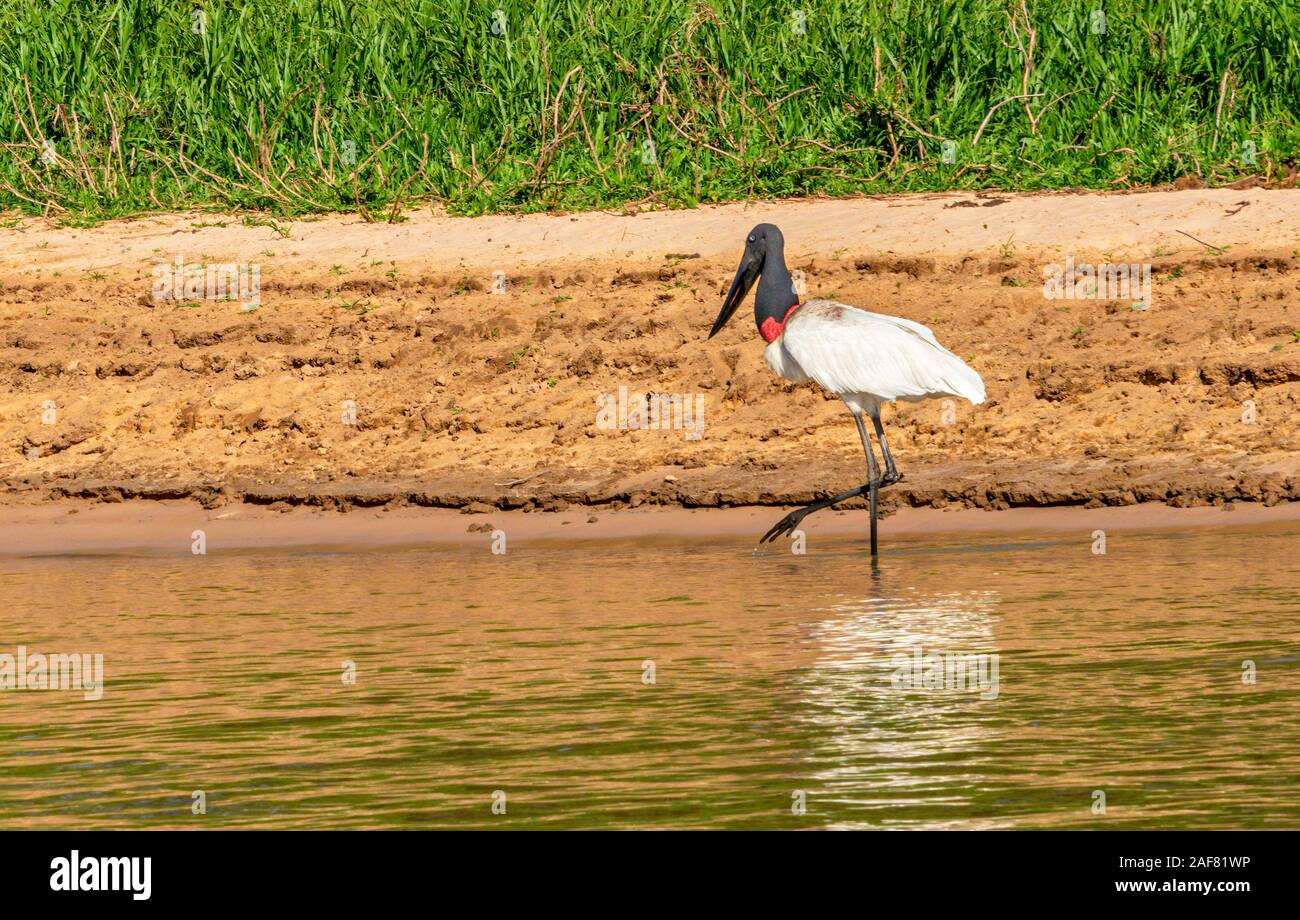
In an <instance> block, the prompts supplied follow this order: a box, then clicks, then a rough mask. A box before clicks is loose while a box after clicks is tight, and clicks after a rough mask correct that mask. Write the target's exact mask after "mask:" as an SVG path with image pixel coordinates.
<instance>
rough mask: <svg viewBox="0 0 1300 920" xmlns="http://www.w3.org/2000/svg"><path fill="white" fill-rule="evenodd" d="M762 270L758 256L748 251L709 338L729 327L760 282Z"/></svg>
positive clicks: (742, 258)
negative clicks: (759, 277) (756, 284)
mask: <svg viewBox="0 0 1300 920" xmlns="http://www.w3.org/2000/svg"><path fill="white" fill-rule="evenodd" d="M762 269H763V263H762V262H761V261H760V260H759V258H758V256H756V255H754V254H753V253H752V252H750V251H749V250H748V249H746V250H745V254H744V255H743V256H741V259H740V267H739V268H737V269H736V277H735V278H732V279H731V290H729V291H727V299H726V300H724V301H723V302H722V312H721V313H719V314H718V318H717V319H716V320H714V322H713V329H712V330H710V331H709V338H713V337H714V336H715V335H717V334H718V333H719V332H720V331H722V327H723V326H725V325H727V320H729V319H731V317H732V315H733V314H734V313H735V312H736V310H737V308H739V307H740V305H741V304H742V303H744V302H745V295H746V294H748V293H749V289H750V288H752V287H753V286H754V282H755V281H757V280H758V276H759V273H760V272H761V271H762Z"/></svg>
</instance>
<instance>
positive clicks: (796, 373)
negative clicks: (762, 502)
mask: <svg viewBox="0 0 1300 920" xmlns="http://www.w3.org/2000/svg"><path fill="white" fill-rule="evenodd" d="M755 281H758V291H757V293H756V294H755V295H754V322H755V324H756V325H757V326H758V334H759V335H760V336H762V337H763V341H765V342H767V348H765V349H764V350H763V360H764V361H765V362H767V366H768V367H769V368H771V370H772V372H773V373H774V374H776V375H777V376H778V377H783V378H785V379H786V380H790V381H792V382H794V383H805V382H807V381H809V380H812V381H815V382H816V383H817V384H818V385H819V386H820V387H821V388H822V389H824V390H826V391H827V392H829V393H834V394H835V395H836V396H838V397H839V398H840V399H842V400H843V401H844V404H845V405H846V406H848V407H849V411H850V412H852V413H853V420H854V421H855V422H856V423H857V425H858V437H860V438H861V439H862V449H863V451H865V452H866V455H867V474H868V479H867V482H865V483H863V484H862V485H860V486H858V487H857V488H854V489H849V490H848V491H847V492H841V493H840V494H839V495H833V496H831V497H830V498H824V499H821V500H820V501H815V502H812V503H811V504H808V505H804V506H803V507H801V508H798V509H796V510H794V511H792V512H790V513H789V514H787V515H786V516H785V517H783V518H782V519H781V520H780V521H778V522H777V523H776V526H774V527H773V528H772V529H771V530H769V531H768V532H767V533H766V534H764V535H763V538H762V539H761V540H760V541H759V543H760V544H762V543H767V542H769V541H771V540H775V539H776V538H777V537H780V536H785V535H787V534H791V533H793V532H794V530H795V528H797V527H798V526H799V524H800V522H801V521H803V519H804V518H805V517H807V516H808V515H810V514H812V513H813V512H814V511H819V510H820V509H822V508H829V507H831V506H833V505H838V504H839V503H840V502H843V501H847V500H848V499H850V498H854V497H856V496H859V495H862V494H863V493H864V492H866V493H869V494H870V505H871V555H872V556H875V555H876V503H877V496H878V493H879V490H880V489H882V488H884V487H885V486H889V485H893V484H894V483H896V482H898V481H899V480H901V479H902V478H903V476H902V474H901V473H899V472H898V469H897V468H896V467H895V466H894V458H893V457H892V456H891V455H890V453H889V444H888V442H887V441H886V440H885V429H884V426H882V425H881V423H880V406H881V404H882V403H887V402H894V401H896V400H900V399H901V400H904V401H906V402H919V401H921V400H923V399H930V398H933V397H940V396H958V397H961V398H963V399H967V400H969V401H970V402H971V404H972V405H979V404H980V403H982V402H983V401H984V381H983V380H981V379H980V375H979V374H977V373H975V371H974V370H972V369H971V367H970V366H969V365H968V364H966V362H965V361H963V360H962V359H961V358H959V357H957V356H956V355H954V354H953V353H952V352H950V351H948V349H946V348H944V347H943V346H942V345H940V344H939V342H938V340H937V339H935V337H934V333H933V332H931V331H930V330H929V329H928V328H926V327H925V326H922V325H921V324H920V323H916V322H913V321H912V320H910V319H902V318H900V317H897V316H886V315H884V314H882V313H870V312H868V311H866V310H860V309H858V308H857V307H851V306H849V305H848V304H844V303H840V302H838V301H835V300H809V301H807V302H806V303H802V304H801V303H799V297H798V294H797V293H796V291H795V287H794V282H793V280H792V279H791V277H790V271H789V269H788V268H786V264H785V237H783V236H782V235H781V231H780V230H779V229H778V228H777V227H776V226H775V225H774V224H759V225H758V226H756V227H755V228H754V229H753V230H751V231H749V237H748V238H747V239H746V240H745V254H744V255H743V256H742V257H741V259H740V267H739V268H737V269H736V276H735V278H734V279H732V282H731V289H730V290H729V291H727V298H726V300H724V301H723V302H722V311H721V312H720V313H719V314H718V318H717V320H715V321H714V323H713V329H712V330H711V331H710V332H709V338H713V337H714V336H715V335H717V334H718V332H719V331H720V330H721V329H722V327H723V326H725V325H726V323H727V320H729V319H731V317H732V315H733V314H734V313H735V312H736V310H737V309H738V308H739V307H740V305H741V303H743V302H744V300H745V296H746V295H747V294H748V293H749V290H750V288H752V287H753V286H754V282H755ZM863 415H865V416H866V417H867V418H869V419H871V424H872V426H873V427H874V428H875V430H876V439H877V440H878V441H879V442H880V453H881V456H882V457H883V458H884V462H885V472H884V475H883V476H882V475H881V473H880V468H879V466H878V465H877V464H876V457H875V454H874V453H873V452H872V450H871V439H870V437H869V436H868V435H867V428H866V425H865V424H863V421H862V417H863Z"/></svg>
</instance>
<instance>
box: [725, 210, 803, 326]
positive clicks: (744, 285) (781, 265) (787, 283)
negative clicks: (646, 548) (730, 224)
mask: <svg viewBox="0 0 1300 920" xmlns="http://www.w3.org/2000/svg"><path fill="white" fill-rule="evenodd" d="M760 275H761V276H762V279H763V280H762V281H761V282H760V283H759V286H758V294H757V295H756V296H755V298H754V322H755V323H756V324H757V325H758V327H759V328H760V329H761V328H762V326H763V320H764V319H766V318H767V317H769V316H772V317H775V318H776V319H778V320H779V319H782V318H784V316H785V313H786V311H787V310H788V309H789V308H790V307H792V306H793V305H794V304H796V303H798V302H799V298H798V297H796V296H795V294H794V285H793V283H792V282H791V280H790V272H789V271H788V270H787V269H786V267H785V237H783V236H782V235H781V231H780V229H779V228H778V227H777V226H776V224H759V225H758V226H756V227H755V228H754V229H753V230H750V231H749V236H747V237H746V238H745V254H744V255H743V256H741V257H740V267H739V268H737V269H736V277H735V278H733V279H732V281H731V289H730V290H729V291H727V299H726V300H724V301H723V302H722V311H721V312H720V313H719V314H718V318H717V319H716V320H714V322H713V329H712V330H710V332H709V338H713V337H714V336H715V335H717V334H718V332H719V331H721V329H722V327H723V326H725V325H726V324H727V320H729V319H731V317H732V316H733V315H734V314H735V312H736V310H737V309H739V307H740V305H741V304H742V303H743V302H744V300H745V295H746V294H748V293H749V289H750V288H752V287H753V286H754V282H755V281H757V280H758V278H759V276H760Z"/></svg>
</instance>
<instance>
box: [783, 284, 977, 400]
mask: <svg viewBox="0 0 1300 920" xmlns="http://www.w3.org/2000/svg"><path fill="white" fill-rule="evenodd" d="M773 349H777V350H778V352H784V354H780V353H778V354H775V355H772V356H770V357H768V355H767V354H766V353H765V355H764V356H765V357H766V358H767V363H768V365H769V366H772V369H773V370H774V371H776V372H777V373H778V374H781V376H783V377H787V378H789V379H795V378H794V377H793V376H791V375H790V374H786V373H782V371H781V370H778V369H777V366H776V364H774V361H775V362H777V363H779V364H783V365H786V366H788V365H789V364H790V363H791V362H790V361H788V360H785V359H786V357H787V356H788V358H790V359H793V363H794V364H796V365H797V369H798V370H800V371H801V372H802V374H803V376H805V377H808V378H811V379H813V380H815V381H817V383H818V384H820V385H821V387H822V388H823V389H825V390H828V391H829V392H831V393H835V394H836V395H839V396H843V395H846V394H855V393H860V394H868V395H870V396H874V397H876V398H877V399H879V400H881V401H888V400H895V399H905V400H919V399H926V398H927V397H931V396H960V397H962V398H964V399H969V400H970V401H971V402H972V403H975V404H976V405H978V404H979V403H982V402H983V401H984V381H983V380H981V379H980V375H979V374H977V373H975V371H973V370H972V369H971V368H970V366H969V365H967V364H966V362H965V361H963V360H962V359H961V358H959V357H957V356H956V355H954V354H953V353H952V352H950V351H949V350H948V349H946V348H944V347H943V346H942V345H940V344H939V342H938V341H937V340H936V339H935V337H934V333H933V332H931V331H930V330H929V329H927V328H926V327H925V326H922V325H921V324H920V323H914V322H912V321H911V320H910V319H901V318H900V317H897V316H885V315H884V314H882V313H868V312H867V311H866V310H859V309H858V308H857V307H850V306H849V305H847V304H842V303H838V302H836V301H834V300H810V301H808V302H807V303H805V304H803V305H802V306H801V307H799V309H798V310H795V311H794V313H793V314H791V316H790V319H789V321H788V322H787V323H786V324H785V328H784V329H783V330H782V332H781V335H780V337H779V338H778V339H777V340H776V341H775V342H773V343H772V344H771V345H769V346H768V349H767V350H768V352H772V351H773Z"/></svg>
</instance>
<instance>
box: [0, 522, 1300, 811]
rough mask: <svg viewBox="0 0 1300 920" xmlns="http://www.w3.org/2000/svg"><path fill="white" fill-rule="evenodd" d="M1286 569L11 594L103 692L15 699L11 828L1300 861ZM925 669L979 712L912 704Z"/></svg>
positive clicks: (5, 569)
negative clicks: (352, 833)
mask: <svg viewBox="0 0 1300 920" xmlns="http://www.w3.org/2000/svg"><path fill="white" fill-rule="evenodd" d="M1298 546H1300V526H1297V525H1295V524H1290V525H1272V526H1267V527H1254V528H1239V529H1233V528H1225V529H1216V530H1197V531H1184V532H1159V533H1156V532H1152V533H1127V534H1125V533H1115V534H1112V535H1111V536H1110V538H1109V541H1108V546H1107V552H1106V554H1105V555H1095V554H1094V553H1093V552H1092V542H1091V537H1090V535H1088V534H1080V535H1078V536H1074V535H1060V534H1053V535H1048V536H1017V537H1014V538H1008V537H1006V536H1000V537H981V536H972V535H963V536H962V537H961V538H959V539H954V540H951V541H933V540H929V541H911V542H898V543H894V544H891V545H890V546H889V547H887V548H886V555H885V556H884V557H883V558H882V560H881V563H880V565H879V568H878V570H876V571H874V572H873V569H872V567H871V565H870V562H869V560H868V558H867V557H866V556H865V554H864V552H863V550H862V547H861V546H860V545H858V544H856V543H852V542H835V543H826V542H822V543H819V544H817V545H810V547H809V551H808V554H807V555H805V556H793V555H790V554H788V553H787V552H783V551H781V550H774V551H771V552H769V554H768V555H765V556H754V555H752V553H751V549H752V543H750V542H748V541H713V542H708V541H667V540H656V541H653V542H650V541H646V542H641V541H628V542H615V543H595V542H592V543H583V542H564V543H561V542H556V543H545V544H544V543H536V544H531V545H530V544H527V543H520V542H516V543H514V544H511V545H510V549H509V553H508V554H507V555H504V556H494V555H492V554H491V553H490V552H489V551H488V550H487V549H486V547H485V548H483V549H478V548H474V549H469V548H456V549H403V550H383V551H359V552H278V553H275V552H258V553H241V554H230V555H221V554H211V555H208V556H206V557H196V556H190V555H185V556H127V555H122V556H99V557H93V558H87V557H78V558H66V557H65V558H26V559H25V558H7V559H0V654H4V653H8V654H11V655H13V654H16V649H17V646H18V645H20V644H22V645H25V646H26V647H27V648H28V649H29V651H31V652H44V653H55V652H62V653H71V652H86V653H101V654H102V655H103V656H104V673H105V680H104V688H103V695H102V698H100V699H98V700H86V699H84V698H83V694H82V693H81V692H79V691H75V690H48V689H47V690H30V689H27V690H17V689H11V690H5V691H0V746H2V748H3V750H4V751H5V754H6V756H5V769H4V770H3V771H0V827H4V828H15V827H17V828H30V827H66V828H112V827H203V828H219V827H273V828H341V827H358V828H372V827H398V828H402V827H409V828H595V827H660V828H686V827H691V828H796V829H797V828H810V827H811V828H822V827H844V828H912V827H954V828H994V827H1074V828H1101V827H1161V828H1169V827H1192V828H1211V827H1215V828H1219V827H1227V828H1232V827H1300V642H1298V641H1297V636H1298V634H1300V623H1298V622H1297V621H1298V619H1300V616H1298V615H1300V585H1298V584H1297V579H1296V576H1295V573H1294V570H1293V565H1292V563H1293V561H1294V560H1295V559H1296V558H1297V547H1298ZM917 648H920V649H922V650H924V651H925V652H936V653H961V654H971V655H987V656H993V655H996V656H997V659H996V660H997V662H998V681H997V688H996V689H997V694H996V698H981V693H980V692H979V691H978V690H974V691H972V690H970V689H966V690H961V689H946V688H934V689H925V688H924V687H913V686H906V685H904V686H896V685H895V683H896V682H895V681H894V680H893V678H894V677H896V676H897V674H896V668H897V666H898V664H899V661H898V660H896V658H897V656H899V655H910V654H911V653H912V651H913V650H914V649H917ZM983 660H984V661H985V662H986V663H987V662H990V661H992V660H993V659H992V658H986V659H983ZM344 661H350V662H354V663H355V676H356V679H355V683H354V684H351V685H349V684H348V683H346V682H345V680H344V679H343V678H344V673H345V672H344V665H343V662H344ZM1246 661H1250V662H1253V663H1254V665H1253V667H1254V677H1255V682H1254V683H1253V684H1252V683H1244V682H1243V680H1242V675H1243V673H1246V672H1244V671H1243V662H1246ZM984 695H985V696H988V694H984ZM196 791H201V792H202V793H203V796H204V799H205V802H206V814H194V813H193V811H194V808H193V803H194V802H195V801H196V799H195V796H194V795H193V794H194V793H195V792H196ZM1098 792H1101V793H1104V796H1105V813H1104V814H1101V813H1097V811H1096V809H1097V803H1099V801H1100V799H1099V797H1098V795H1097V793H1098ZM494 793H504V805H505V813H504V814H499V813H494V811H493V804H494V801H496V802H497V803H498V808H497V810H498V811H499V810H500V802H501V797H500V795H497V796H496V798H495V799H494ZM800 805H802V806H803V807H802V808H801V807H800Z"/></svg>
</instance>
